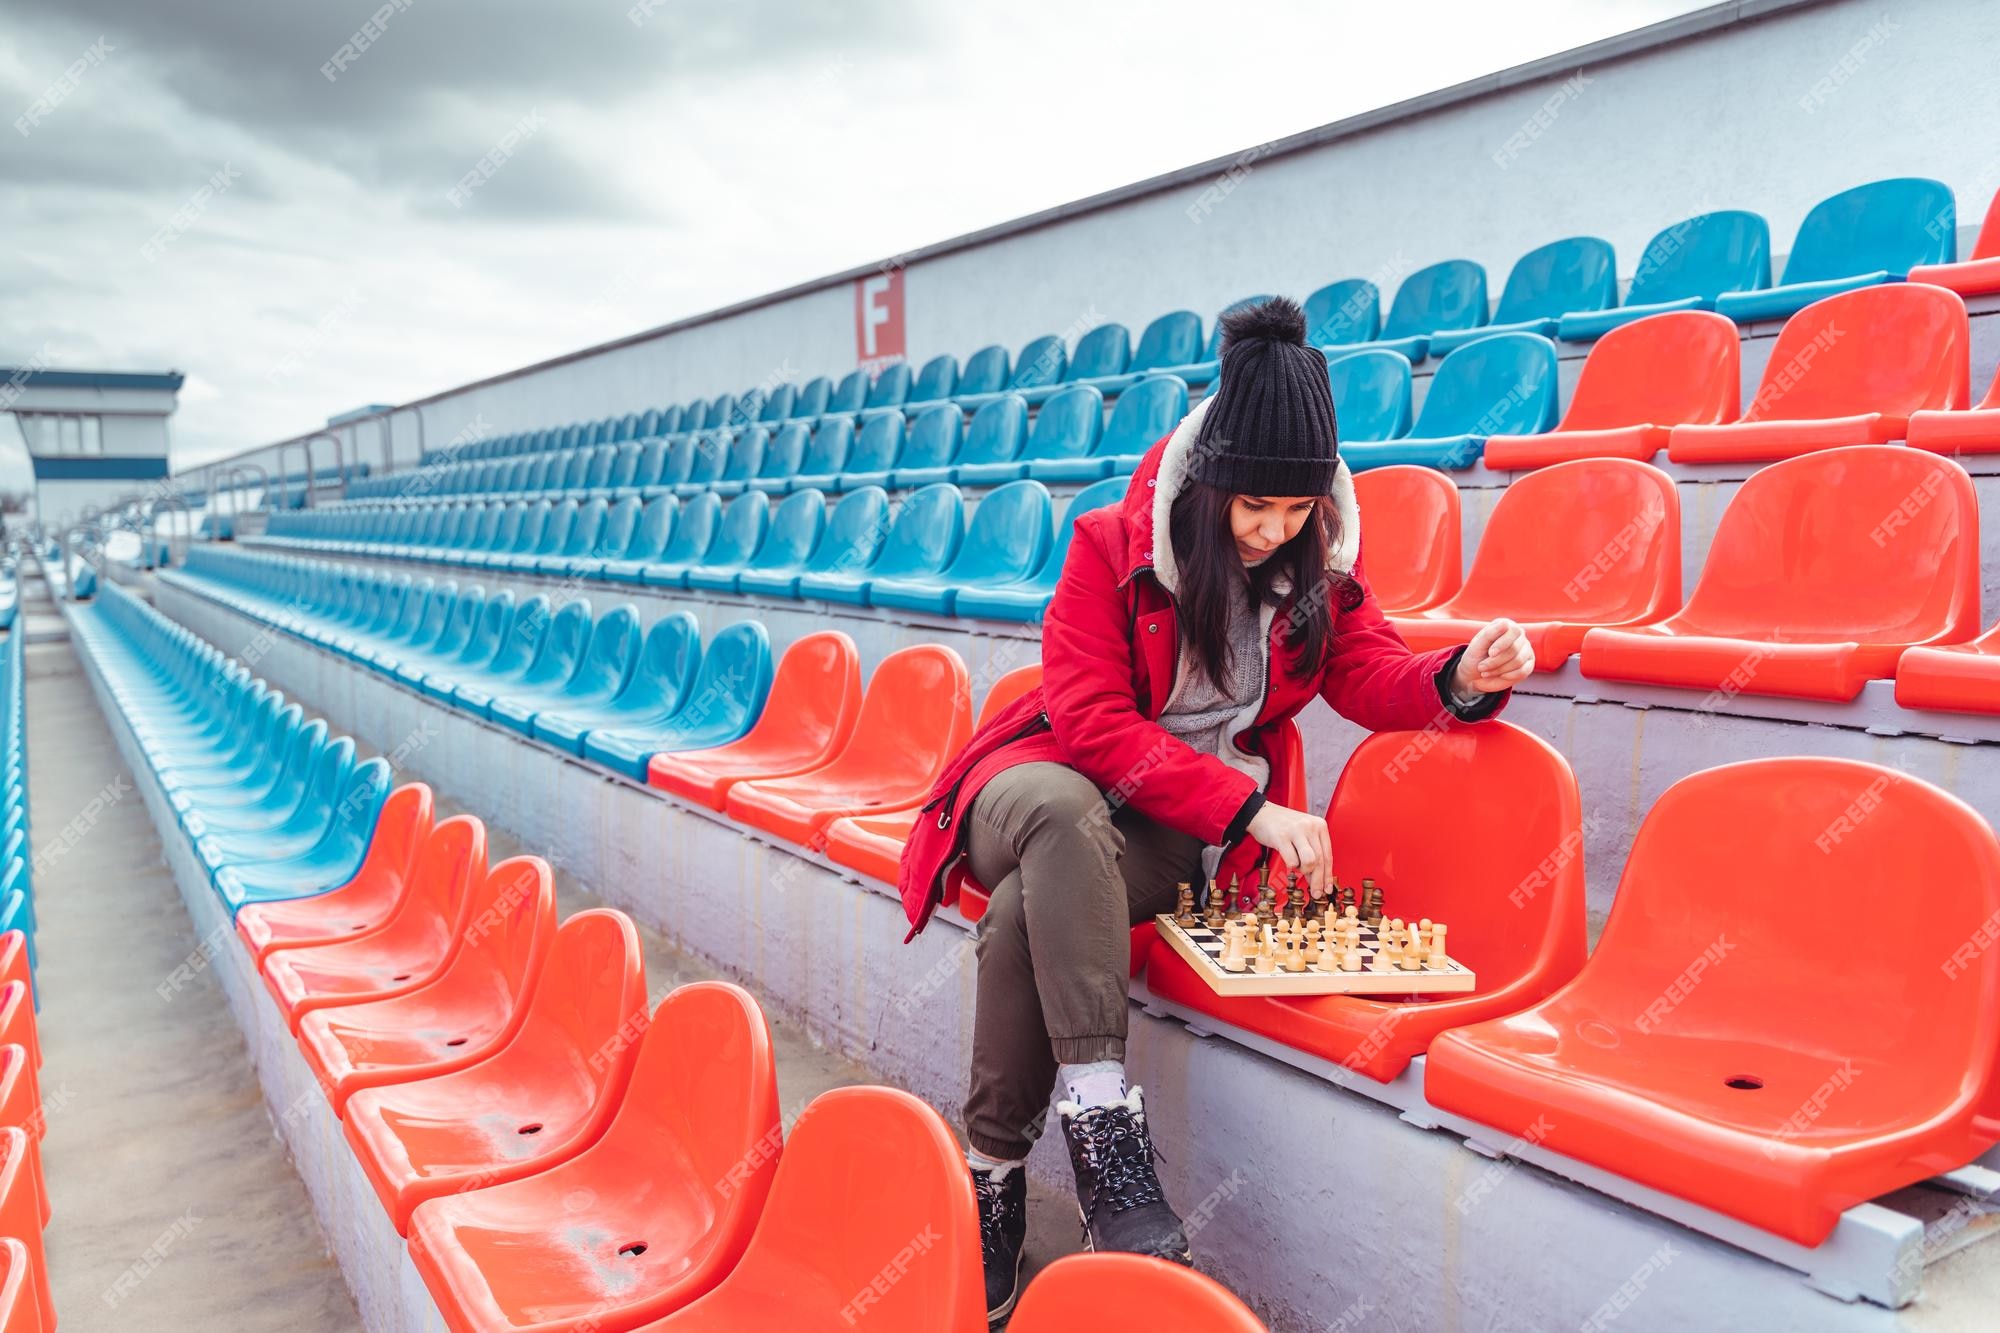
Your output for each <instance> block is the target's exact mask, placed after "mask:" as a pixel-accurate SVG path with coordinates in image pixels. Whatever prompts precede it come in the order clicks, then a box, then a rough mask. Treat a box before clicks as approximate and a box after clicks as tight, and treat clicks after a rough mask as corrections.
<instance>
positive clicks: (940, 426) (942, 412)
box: [848, 400, 1018, 472]
mask: <svg viewBox="0 0 2000 1333" xmlns="http://www.w3.org/2000/svg"><path fill="white" fill-rule="evenodd" d="M1017 401H1018V400H1017ZM987 406H989V407H991V406H994V404H991V403H989V404H987ZM985 410H986V409H985V408H983V407H982V408H981V409H980V411H982V412H983V411H985ZM869 424H870V425H873V424H874V420H873V419H872V418H871V419H870V421H869ZM964 436H965V413H964V412H962V411H960V410H959V408H958V406H957V405H956V404H953V403H940V404H938V405H937V406H936V407H927V408H925V409H924V410H923V411H921V412H919V413H917V415H916V417H915V419H914V420H912V421H911V422H910V425H909V431H908V434H907V437H906V438H905V439H904V441H903V446H902V448H901V450H899V451H898V453H897V454H896V456H895V462H894V463H893V464H884V465H882V466H897V467H906V468H920V467H949V466H950V465H951V464H952V463H953V462H954V461H955V460H956V459H957V458H958V450H959V442H960V440H962V439H963V438H964ZM865 452H866V441H865V440H864V441H863V447H860V448H857V449H856V450H855V454H856V455H857V457H856V458H855V459H853V460H852V461H850V462H849V464H848V471H850V472H869V471H875V470H877V469H876V468H871V467H869V466H868V465H866V464H864V463H863V462H862V461H861V459H860V457H858V456H859V455H863V454H864V453H865Z"/></svg>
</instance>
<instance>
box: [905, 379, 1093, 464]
mask: <svg viewBox="0 0 2000 1333" xmlns="http://www.w3.org/2000/svg"><path fill="white" fill-rule="evenodd" d="M1061 396H1062V395H1061V394H1057V395H1056V396H1055V397H1056V398H1060V397H1061ZM1072 401H1073V402H1074V401H1081V400H1072ZM1054 402H1055V398H1051V399H1050V400H1049V404H1046V405H1044V407H1043V409H1042V410H1043V411H1044V412H1046V411H1047V410H1048V407H1049V406H1050V405H1053V404H1054ZM1027 438H1028V403H1027V400H1026V399H1024V398H1022V397H1021V396H1020V395H1019V394H1013V393H1010V394H1006V395H1004V396H1003V397H999V398H995V399H993V400H992V401H991V402H989V403H984V404H982V405H981V406H980V408H979V410H978V411H977V412H974V413H973V414H972V424H970V425H969V426H967V427H966V428H965V443H964V445H963V446H961V447H960V449H959V451H958V460H957V461H958V462H960V463H1011V462H1013V461H1014V460H1015V459H1017V458H1019V457H1020V456H1021V446H1022V445H1023V444H1025V443H1026V442H1027ZM904 466H906V467H914V466H916V464H914V463H906V464H904Z"/></svg>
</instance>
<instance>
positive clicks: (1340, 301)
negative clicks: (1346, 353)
mask: <svg viewBox="0 0 2000 1333" xmlns="http://www.w3.org/2000/svg"><path fill="white" fill-rule="evenodd" d="M1305 314H1306V344H1307V345H1308V346H1311V347H1334V346H1338V345H1339V344H1341V343H1365V342H1368V341H1369V340H1371V339H1372V338H1374V337H1375V335H1376V334H1377V333H1379V332H1380V331H1381V328H1382V292H1381V289H1380V288H1378V287H1376V285H1375V284H1374V283H1372V282H1370V281H1368V279H1366V278H1342V279H1341V280H1340V281H1339V282H1329V283H1328V284H1327V285H1326V286H1324V287H1322V288H1320V289H1319V290H1318V291H1316V292H1314V293H1313V294H1312V295H1311V296H1308V297H1307V298H1306V304H1305Z"/></svg>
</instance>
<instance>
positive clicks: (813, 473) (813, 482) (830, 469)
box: [787, 412, 903, 491]
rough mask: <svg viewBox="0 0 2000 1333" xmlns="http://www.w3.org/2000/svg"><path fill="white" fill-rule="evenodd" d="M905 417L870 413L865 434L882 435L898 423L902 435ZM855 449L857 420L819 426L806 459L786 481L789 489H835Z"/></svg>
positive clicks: (837, 420)
mask: <svg viewBox="0 0 2000 1333" xmlns="http://www.w3.org/2000/svg"><path fill="white" fill-rule="evenodd" d="M902 420H903V418H902V414H901V413H897V412H873V413H870V414H869V416H868V418H867V421H866V423H865V424H864V425H863V427H862V433H863V434H866V433H867V432H869V431H871V430H872V431H875V432H876V433H877V434H881V433H882V432H883V431H884V430H885V429H886V427H887V425H888V423H890V422H895V423H896V424H897V426H898V429H899V431H900V427H901V424H902ZM853 447H854V420H853V418H851V417H829V418H827V419H826V420H825V421H822V422H820V424H819V429H818V430H815V431H814V432H813V433H812V444H811V445H810V446H809V447H808V448H807V449H806V451H805V456H804V457H803V458H801V459H800V460H799V465H798V467H796V468H795V469H793V471H792V475H791V476H790V477H789V478H788V479H787V489H790V490H794V491H799V490H806V489H808V488H810V489H812V490H817V491H830V490H833V489H835V487H834V482H836V481H837V480H838V479H839V477H838V474H839V473H840V472H841V471H842V470H843V469H844V468H845V467H846V466H847V457H848V454H849V453H850V452H851V451H852V449H853Z"/></svg>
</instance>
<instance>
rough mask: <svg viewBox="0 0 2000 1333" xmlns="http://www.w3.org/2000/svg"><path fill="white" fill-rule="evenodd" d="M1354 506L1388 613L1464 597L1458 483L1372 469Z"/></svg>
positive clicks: (1358, 477) (1424, 471)
mask: <svg viewBox="0 0 2000 1333" xmlns="http://www.w3.org/2000/svg"><path fill="white" fill-rule="evenodd" d="M1349 359H1355V358H1349ZM1354 503H1355V508H1356V509H1358V510H1359V511H1360V513H1361V515H1362V521H1363V522H1364V523H1365V524H1366V525H1367V534H1368V536H1367V543H1366V545H1367V552H1366V555H1367V563H1366V572H1367V576H1368V586H1369V587H1370V588H1371V589H1372V590H1373V591H1374V593H1375V600H1376V601H1377V602H1378V603H1380V604H1381V607H1382V609H1383V610H1384V611H1385V612H1389V613H1391V614H1393V613H1395V612H1398V611H1416V610H1420V609H1422V608H1423V607H1426V606H1435V605H1437V604H1438V603H1439V602H1442V601H1443V600H1444V599H1445V598H1447V597H1449V596H1451V595H1452V594H1453V593H1455V592H1457V591H1458V587H1459V579H1460V577H1461V571H1462V570H1463V569H1464V556H1463V553H1462V550H1461V548H1460V537H1459V532H1460V528H1459V496H1458V484H1457V483H1456V482H1454V481H1453V480H1452V479H1451V478H1450V477H1448V476H1446V475H1445V474H1444V473H1442V472H1439V471H1437V470H1436V469H1435V468H1427V467H1412V466H1410V465H1409V464H1397V465H1395V466H1392V467H1378V468H1370V469H1369V470H1368V471H1366V472H1360V473H1356V474H1355V477H1354Z"/></svg>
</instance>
